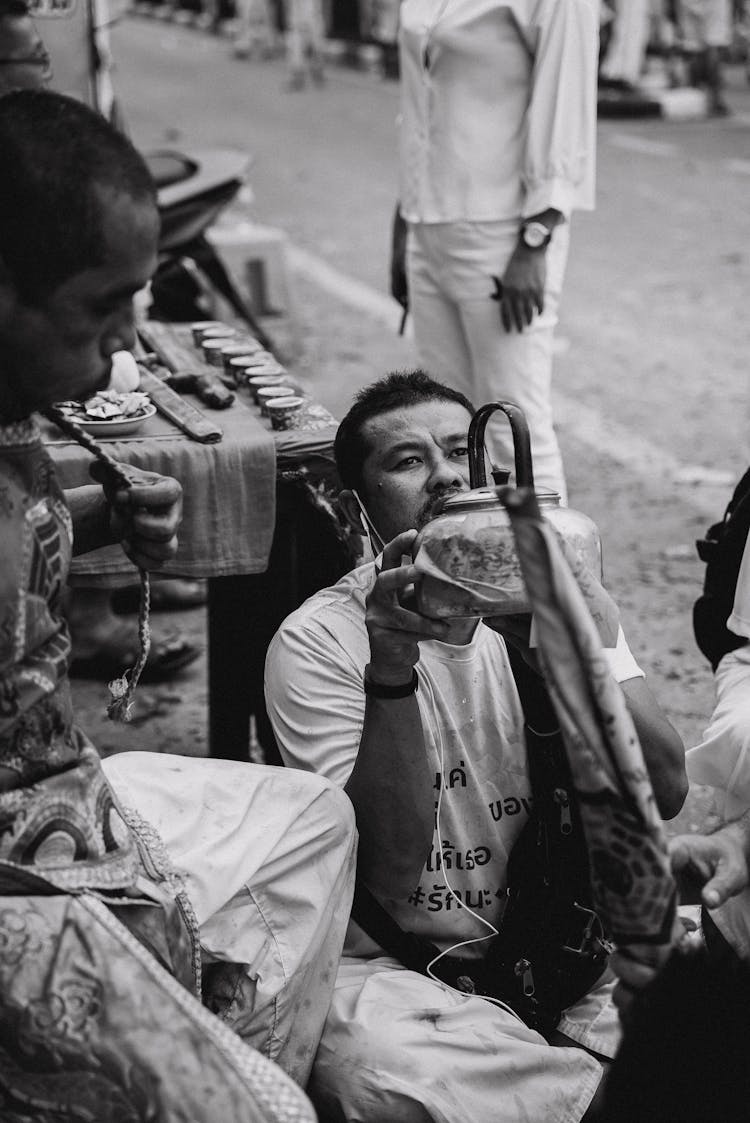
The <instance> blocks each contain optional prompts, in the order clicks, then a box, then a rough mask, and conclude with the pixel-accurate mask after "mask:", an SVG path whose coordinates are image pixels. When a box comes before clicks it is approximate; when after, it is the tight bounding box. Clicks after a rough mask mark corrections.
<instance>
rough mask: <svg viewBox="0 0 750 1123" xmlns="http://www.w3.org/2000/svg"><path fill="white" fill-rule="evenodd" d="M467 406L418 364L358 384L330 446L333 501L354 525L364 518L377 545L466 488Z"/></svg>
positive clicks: (419, 524) (416, 524)
mask: <svg viewBox="0 0 750 1123" xmlns="http://www.w3.org/2000/svg"><path fill="white" fill-rule="evenodd" d="M472 413H473V406H472V404H471V402H470V401H469V400H468V399H467V398H465V397H464V395H463V394H460V393H459V392H458V391H457V390H454V389H452V387H450V386H446V385H444V384H443V383H441V382H436V381H435V379H433V378H430V376H429V375H427V374H425V373H424V371H420V370H415V371H406V372H397V373H394V374H389V375H388V376H387V377H386V378H382V379H380V380H379V381H378V382H375V383H373V384H372V385H371V386H367V387H365V389H364V390H362V391H360V393H359V394H358V395H357V397H356V398H355V400H354V405H353V406H352V408H351V409H350V410H349V412H348V413H347V415H346V417H344V419H343V421H342V422H341V424H340V426H339V429H338V432H337V434H336V446H335V452H336V463H337V466H338V471H339V475H340V477H341V482H342V483H343V485H344V491H343V492H342V494H341V497H340V500H341V504H342V507H343V509H344V510H345V512H346V513H347V516H348V518H349V520H350V521H351V522H352V524H353V525H354V526H355V527H356V528H357V529H358V530H359V531H360V533H361V532H362V526H363V523H362V520H363V519H364V520H365V523H366V524H369V530H370V531H371V532H373V531H374V533H375V535H376V536H377V539H379V545H381V546H382V545H384V544H385V543H386V542H388V541H390V540H391V539H392V538H394V537H395V536H396V535H397V534H400V533H402V532H403V531H405V530H411V529H413V528H416V529H420V528H421V527H422V526H424V524H425V523H426V522H429V520H430V519H431V518H433V517H434V515H435V513H436V512H437V511H438V510H439V508H440V506H441V505H442V502H443V500H444V499H445V498H446V496H448V495H451V494H454V493H455V492H458V491H465V490H467V489H468V487H469V458H468V445H467V436H468V431H469V424H470V422H471V417H472ZM374 545H375V546H376V547H377V548H379V546H378V543H377V542H376V543H374Z"/></svg>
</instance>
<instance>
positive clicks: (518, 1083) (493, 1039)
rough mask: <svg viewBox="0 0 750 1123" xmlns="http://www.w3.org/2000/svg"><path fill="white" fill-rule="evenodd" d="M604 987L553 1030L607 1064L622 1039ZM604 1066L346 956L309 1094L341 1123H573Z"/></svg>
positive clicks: (479, 1008) (502, 1014)
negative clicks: (558, 1029) (604, 1057)
mask: <svg viewBox="0 0 750 1123" xmlns="http://www.w3.org/2000/svg"><path fill="white" fill-rule="evenodd" d="M611 989H612V983H611V982H606V983H604V984H603V985H602V986H600V987H599V988H597V990H595V991H592V993H591V994H590V995H587V996H586V997H585V998H584V999H582V1001H581V1002H580V1003H578V1004H577V1005H576V1006H575V1007H573V1008H572V1009H571V1010H570V1011H566V1014H565V1015H564V1017H563V1020H562V1022H561V1023H560V1027H559V1028H560V1030H561V1031H562V1032H563V1033H565V1034H567V1035H568V1036H570V1037H572V1038H573V1039H574V1040H576V1041H579V1042H582V1043H584V1044H586V1045H587V1046H588V1047H589V1048H591V1049H594V1050H596V1051H597V1052H600V1053H602V1054H604V1055H607V1056H611V1055H612V1054H613V1052H614V1050H615V1048H616V1046H617V1042H618V1040H619V1023H618V1021H617V1014H616V1011H615V1009H614V1007H613V1006H612V1003H611V1000H610V995H611ZM601 1076H602V1066H601V1064H600V1063H599V1061H597V1060H596V1059H595V1058H594V1057H593V1056H591V1055H590V1054H589V1053H587V1052H584V1051H583V1050H582V1049H577V1048H574V1047H560V1046H551V1045H549V1044H548V1043H547V1042H546V1041H545V1039H544V1038H543V1037H541V1036H540V1035H539V1034H538V1033H535V1032H534V1030H531V1029H529V1028H528V1027H527V1026H526V1025H525V1024H524V1023H523V1022H522V1021H520V1020H519V1019H518V1018H516V1017H514V1016H513V1015H511V1014H509V1013H507V1012H506V1011H504V1010H502V1009H500V1008H499V1007H498V1006H494V1005H492V1004H490V1003H489V1002H486V1001H484V1000H483V999H481V998H476V997H470V996H467V995H462V994H459V993H458V992H457V991H455V990H452V989H451V988H449V987H446V986H443V985H442V984H440V983H437V982H434V981H433V980H432V979H429V978H427V977H426V976H424V975H420V974H417V973H416V972H414V971H409V970H407V969H406V968H405V967H402V966H401V964H399V963H398V962H397V961H396V960H394V959H391V958H388V957H380V958H377V959H359V958H354V957H351V956H347V957H344V959H343V960H342V963H341V967H340V968H339V973H338V978H337V980H336V989H335V991H334V995H333V1001H332V1003H331V1010H330V1013H329V1015H328V1020H327V1022H326V1026H325V1030H324V1032H323V1037H322V1040H321V1043H320V1047H319V1049H318V1054H317V1057H316V1058H315V1065H314V1068H313V1074H312V1079H311V1082H310V1084H309V1086H308V1092H309V1094H310V1097H311V1098H312V1100H313V1103H314V1104H315V1106H316V1107H317V1108H318V1110H319V1111H320V1113H321V1116H322V1117H324V1118H331V1119H336V1120H346V1123H426V1121H434V1123H578V1120H580V1119H581V1117H582V1116H583V1114H584V1113H585V1111H586V1109H587V1108H588V1105H589V1103H590V1102H591V1099H592V1097H593V1095H594V1092H595V1091H596V1089H597V1086H598V1084H599V1081H600V1079H601Z"/></svg>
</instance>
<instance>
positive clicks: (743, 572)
mask: <svg viewBox="0 0 750 1123" xmlns="http://www.w3.org/2000/svg"><path fill="white" fill-rule="evenodd" d="M727 627H728V628H729V630H730V632H734V634H735V635H737V636H745V637H747V638H748V639H750V536H748V538H747V541H746V542H745V549H744V552H743V554H742V562H741V563H740V571H739V573H738V574H737V587H736V589H735V591H734V607H733V608H732V613H731V615H730V617H729V619H728V620H727Z"/></svg>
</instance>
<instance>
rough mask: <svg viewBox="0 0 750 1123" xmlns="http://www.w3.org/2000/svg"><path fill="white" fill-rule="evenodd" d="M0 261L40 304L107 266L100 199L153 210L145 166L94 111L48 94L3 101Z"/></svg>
mask: <svg viewBox="0 0 750 1123" xmlns="http://www.w3.org/2000/svg"><path fill="white" fill-rule="evenodd" d="M0 154H2V159H0V259H1V260H2V262H3V263H4V265H5V268H6V269H7V271H8V273H9V274H10V277H11V279H12V281H13V283H14V285H15V287H16V288H17V290H18V292H19V293H20V294H21V296H22V297H23V299H25V300H28V301H31V302H33V301H36V300H39V299H41V298H43V297H45V296H46V295H48V294H49V293H51V292H53V291H54V290H55V289H56V288H57V287H58V286H59V285H60V284H61V283H62V282H63V281H65V280H67V279H68V277H72V276H73V275H74V274H76V273H80V272H82V271H83V270H84V269H87V268H89V267H91V266H94V265H98V264H100V263H101V261H102V254H103V251H104V238H103V222H102V220H103V217H104V207H103V205H102V200H101V198H100V195H99V191H100V190H101V189H102V188H104V189H107V188H109V189H112V190H113V191H116V192H117V193H118V194H121V193H122V194H126V195H130V196H131V197H132V198H133V199H134V200H151V201H152V202H154V204H155V202H156V189H155V187H154V183H153V180H152V179H151V175H150V173H149V171H148V168H147V167H146V164H145V163H144V161H143V158H142V157H141V156H140V155H139V153H138V152H137V151H136V150H135V148H134V147H133V145H132V144H131V143H130V141H129V140H128V139H127V138H126V137H125V136H123V135H122V133H119V132H117V130H116V129H115V128H113V127H112V125H110V124H109V123H108V122H107V121H105V119H104V118H103V117H102V116H101V115H100V114H98V113H96V112H95V111H94V110H93V109H89V108H88V107H87V106H85V105H83V104H82V103H81V102H79V101H76V100H75V99H73V98H70V97H66V96H65V95H63V94H58V93H54V92H52V91H50V90H14V91H12V92H11V93H8V94H5V95H4V96H3V97H2V98H0Z"/></svg>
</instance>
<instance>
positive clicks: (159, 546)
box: [90, 461, 182, 569]
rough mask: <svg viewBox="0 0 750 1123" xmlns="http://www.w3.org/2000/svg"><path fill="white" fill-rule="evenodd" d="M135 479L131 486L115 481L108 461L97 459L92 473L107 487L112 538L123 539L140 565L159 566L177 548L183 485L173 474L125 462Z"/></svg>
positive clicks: (169, 558) (157, 567)
mask: <svg viewBox="0 0 750 1123" xmlns="http://www.w3.org/2000/svg"><path fill="white" fill-rule="evenodd" d="M123 468H124V470H125V472H126V473H127V475H128V476H129V477H130V478H131V479H132V480H133V481H134V482H133V484H132V486H131V487H120V486H119V485H117V484H115V485H113V484H112V481H111V477H110V473H109V471H108V469H107V467H106V465H104V464H101V463H99V461H95V462H94V463H93V464H92V465H91V469H90V472H91V476H92V477H93V479H95V480H96V481H97V483H100V484H101V485H102V487H103V489H104V494H105V496H106V498H107V502H108V503H109V504H110V507H111V512H110V530H111V533H112V539H113V541H115V542H121V543H122V548H123V550H124V551H125V553H126V554H127V556H128V557H129V558H130V560H131V561H132V562H133V563H134V564H135V565H137V566H138V567H139V568H140V569H160V568H161V566H162V565H163V564H164V562H167V561H170V560H171V558H173V557H174V555H175V553H176V552H177V529H178V527H179V525H180V522H181V521H182V487H181V485H180V484H179V483H178V481H177V480H174V479H172V478H171V476H161V475H159V474H157V473H156V472H146V471H143V470H142V469H140V468H134V467H133V466H132V465H130V464H128V465H123Z"/></svg>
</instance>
